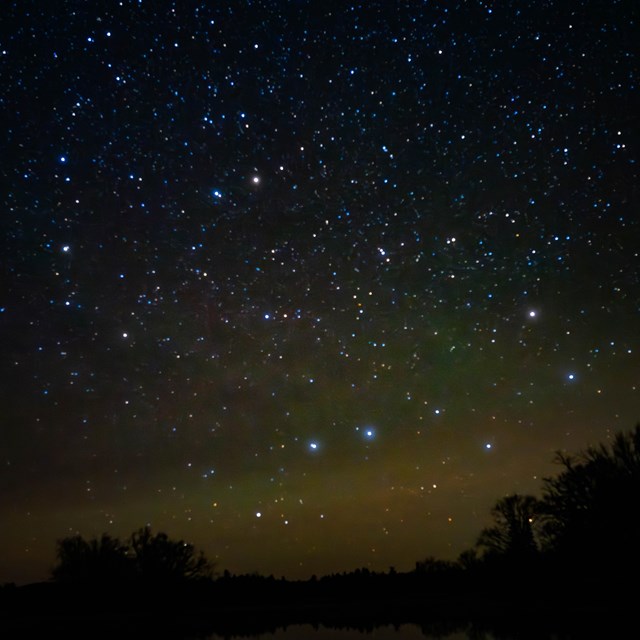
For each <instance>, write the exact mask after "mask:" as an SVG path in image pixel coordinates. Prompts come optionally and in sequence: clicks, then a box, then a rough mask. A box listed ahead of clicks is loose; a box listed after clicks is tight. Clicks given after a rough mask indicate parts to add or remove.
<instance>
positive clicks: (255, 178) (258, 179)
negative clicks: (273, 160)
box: [251, 176, 260, 184]
mask: <svg viewBox="0 0 640 640" xmlns="http://www.w3.org/2000/svg"><path fill="white" fill-rule="evenodd" d="M251 182H253V184H259V183H260V176H253V178H251Z"/></svg>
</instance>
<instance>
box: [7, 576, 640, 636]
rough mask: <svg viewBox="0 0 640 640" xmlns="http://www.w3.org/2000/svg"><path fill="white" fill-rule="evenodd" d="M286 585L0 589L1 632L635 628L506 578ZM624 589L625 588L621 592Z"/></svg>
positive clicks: (500, 632)
mask: <svg viewBox="0 0 640 640" xmlns="http://www.w3.org/2000/svg"><path fill="white" fill-rule="evenodd" d="M375 582H376V581H375V580H372V579H371V577H369V578H368V579H367V580H366V581H362V582H361V583H360V584H358V583H357V581H350V582H349V583H348V584H346V583H344V581H343V582H342V583H340V581H338V582H333V583H332V582H331V581H315V580H311V581H307V582H288V581H284V580H274V579H272V578H271V579H270V578H257V577H254V576H247V577H244V578H242V577H240V578H232V579H231V580H224V579H220V580H216V581H207V582H201V583H197V584H189V583H186V584H182V585H171V586H167V585H164V586H160V585H151V584H144V585H143V584H137V585H132V584H121V585H111V586H108V587H107V586H105V585H101V586H98V585H82V586H81V585H64V584H55V583H41V584H34V585H27V586H23V587H13V586H6V587H4V588H2V589H1V590H0V636H9V635H11V636H16V637H17V636H18V635H19V636H20V637H27V636H28V637H38V638H44V637H51V635H52V634H55V633H57V632H64V634H65V637H91V638H107V637H111V638H112V637H125V635H126V636H131V635H134V634H135V635H138V634H140V635H143V636H144V637H149V638H154V639H155V638H165V637H166V638H169V637H171V638H187V637H189V638H194V637H206V636H209V635H211V634H218V635H220V636H223V637H249V636H255V635H258V634H262V633H270V632H271V633H272V632H275V631H276V630H277V629H282V628H287V627H290V626H292V625H298V624H311V625H316V626H323V627H330V628H353V629H359V630H362V631H366V630H372V629H374V628H375V627H378V626H387V625H392V626H401V625H403V624H417V625H418V626H420V627H422V629H423V630H424V632H425V635H427V634H432V635H433V636H435V637H445V636H446V635H448V634H450V633H454V632H456V631H467V632H468V633H469V637H478V638H482V637H483V634H485V633H487V632H491V633H492V635H493V637H494V638H498V639H499V638H509V639H512V638H527V639H529V638H530V639H532V640H533V639H534V638H535V639H536V640H545V639H549V640H551V639H553V640H558V639H561V638H562V639H565V638H566V639H571V640H573V639H575V638H586V637H589V638H592V637H593V638H596V637H600V638H611V637H617V636H622V635H628V634H629V633H630V632H632V631H633V630H634V629H636V628H637V624H636V621H635V619H634V618H633V616H632V612H634V611H635V610H634V608H633V607H634V605H633V602H634V601H635V597H634V595H633V591H634V590H635V586H634V585H630V586H629V588H630V589H631V593H629V598H627V597H621V596H620V595H619V594H617V590H614V591H616V593H615V594H614V591H611V592H610V593H609V595H608V596H606V597H605V596H594V594H593V592H592V594H591V596H589V595H588V594H586V593H580V594H578V593H575V592H565V591H563V589H562V588H561V587H560V586H559V585H555V587H553V586H550V587H549V588H548V589H546V590H544V591H542V590H540V589H539V588H535V589H533V588H532V589H528V590H523V589H522V588H518V587H517V585H513V587H514V588H513V589H508V588H505V589H503V590H502V592H501V593H495V591H491V592H487V591H486V590H483V589H482V588H478V589H474V590H473V591H465V590H461V592H460V593H458V594H455V593H452V592H451V590H447V589H443V590H442V591H441V592H440V593H438V592H436V591H437V590H436V589H433V588H428V587H425V586H421V585H420V584H419V583H417V582H416V581H415V580H414V579H413V578H412V577H411V575H410V574H406V575H404V576H403V575H398V576H396V577H395V578H394V580H392V581H390V580H388V579H387V580H386V581H384V582H383V581H380V582H379V583H378V584H376V583H375ZM625 593H626V592H625Z"/></svg>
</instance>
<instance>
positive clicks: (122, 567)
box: [52, 527, 213, 584]
mask: <svg viewBox="0 0 640 640" xmlns="http://www.w3.org/2000/svg"><path fill="white" fill-rule="evenodd" d="M56 555H57V559H58V563H57V565H56V566H55V567H54V568H53V570H52V577H53V579H54V580H56V581H58V582H73V583H101V584H105V583H114V582H124V581H135V580H143V581H145V582H153V583H156V584H166V583H168V582H182V581H190V580H195V579H200V578H208V577H211V575H212V573H213V565H212V564H211V563H210V562H209V561H208V560H207V558H206V557H205V556H204V554H203V553H202V552H200V553H196V550H195V549H194V547H193V545H191V544H188V543H186V542H184V541H183V540H177V541H176V540H171V539H170V538H169V537H168V536H167V534H166V533H158V534H155V535H154V534H152V533H151V530H150V529H149V528H148V527H145V528H144V529H140V530H138V531H136V532H135V533H133V534H132V535H131V538H130V544H129V545H127V544H124V543H122V542H120V540H119V539H118V538H112V537H111V536H109V535H108V534H106V533H105V534H102V536H101V537H100V538H92V539H90V540H88V541H87V540H85V539H84V538H83V537H82V536H79V535H76V536H71V537H68V538H64V539H62V540H59V541H58V543H57V551H56Z"/></svg>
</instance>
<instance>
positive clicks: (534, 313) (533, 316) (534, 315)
mask: <svg viewBox="0 0 640 640" xmlns="http://www.w3.org/2000/svg"><path fill="white" fill-rule="evenodd" d="M537 315H538V312H537V311H536V310H535V309H531V311H529V317H530V318H535V317H536V316H537Z"/></svg>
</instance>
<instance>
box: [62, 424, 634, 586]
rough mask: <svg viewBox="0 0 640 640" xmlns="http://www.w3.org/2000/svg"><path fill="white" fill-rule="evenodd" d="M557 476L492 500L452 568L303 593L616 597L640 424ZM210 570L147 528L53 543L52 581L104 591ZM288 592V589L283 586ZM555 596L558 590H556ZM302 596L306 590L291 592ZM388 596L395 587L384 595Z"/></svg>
mask: <svg viewBox="0 0 640 640" xmlns="http://www.w3.org/2000/svg"><path fill="white" fill-rule="evenodd" d="M556 461H557V462H558V464H559V466H560V468H561V470H560V472H559V473H558V474H557V475H556V476H553V477H548V478H544V479H543V483H542V492H541V497H539V498H538V497H535V496H532V495H520V494H511V495H507V496H504V497H501V498H499V499H498V500H497V502H496V503H495V505H494V507H493V508H492V510H491V517H492V524H491V526H488V527H486V528H485V529H483V530H482V531H481V532H480V533H479V535H478V538H477V541H476V544H475V545H474V546H473V548H471V549H468V550H466V551H464V552H463V553H462V554H460V556H459V558H458V559H457V560H456V561H453V562H452V561H443V560H437V559H435V558H432V557H430V558H427V559H425V560H422V561H419V562H417V563H416V566H415V569H414V571H412V572H410V574H398V573H396V572H395V570H393V569H391V570H390V571H389V572H388V573H385V574H379V573H375V572H371V571H369V570H367V569H359V570H357V571H355V572H352V573H350V574H340V575H332V576H324V577H323V578H321V579H317V578H315V577H314V578H313V579H312V580H310V581H309V585H308V587H309V589H308V591H309V593H311V592H312V591H313V590H315V591H318V590H322V588H323V585H324V587H328V586H331V587H332V588H336V587H337V586H339V584H343V585H345V588H346V589H347V590H348V589H349V588H350V587H349V586H348V585H351V584H354V583H358V584H362V585H364V584H368V585H369V586H372V585H378V586H383V585H393V590H394V592H396V593H401V592H402V591H403V585H404V587H406V591H407V592H409V591H412V592H415V590H416V589H422V590H427V591H428V590H429V589H433V590H434V591H436V590H437V591H439V592H440V593H443V594H445V593H447V592H448V591H450V592H451V593H457V594H460V593H463V592H464V591H465V589H468V590H470V591H473V590H476V591H478V590H480V591H482V590H485V591H486V590H487V589H489V590H494V591H495V590H498V591H500V590H501V591H502V592H510V591H512V590H513V589H514V587H518V588H523V586H525V585H527V589H528V592H529V593H531V591H532V590H533V589H536V588H539V587H540V586H541V585H542V584H544V585H546V586H545V587H544V588H545V589H547V590H549V589H550V588H551V587H549V585H550V584H556V585H563V588H566V587H567V585H571V588H572V589H574V591H575V589H578V591H579V592H580V593H582V594H584V593H585V592H587V591H588V590H589V589H597V591H598V593H601V592H603V591H607V590H609V591H610V592H611V593H613V592H614V591H615V592H616V593H618V591H619V589H618V588H619V587H620V585H624V584H625V579H626V578H634V579H635V578H636V577H637V575H638V570H639V569H640V518H639V517H638V516H639V515H640V514H639V511H640V424H638V425H637V426H636V427H635V429H633V430H631V431H629V432H621V433H618V434H616V435H615V436H614V438H613V439H612V441H611V442H610V443H609V444H601V445H599V446H594V447H589V448H587V449H586V450H584V451H582V452H580V453H578V454H576V455H567V454H565V453H558V454H556ZM213 570H214V566H213V564H212V563H211V562H210V561H209V560H208V559H207V558H206V557H205V555H204V554H203V553H202V552H197V551H196V549H195V548H194V547H193V546H192V545H191V544H188V543H186V542H184V541H182V540H178V541H174V540H171V539H170V538H169V537H168V536H167V535H166V534H164V533H158V534H153V533H152V532H151V530H150V529H149V528H143V529H140V530H139V531H137V532H135V533H134V534H132V535H131V537H130V538H129V539H128V540H127V541H125V542H122V541H120V540H119V539H118V538H113V537H111V536H109V535H107V534H103V535H102V537H100V538H94V539H90V540H85V539H84V538H82V537H81V536H79V535H77V536H72V537H68V538H64V539H62V540H59V541H58V542H57V564H56V566H55V567H54V569H53V572H52V577H53V578H54V580H55V581H57V582H67V583H86V582H94V583H101V584H108V583H120V584H122V583H125V582H131V581H142V582H148V583H153V584H155V585H158V584H163V583H165V584H166V583H169V582H170V583H173V584H178V583H190V584H193V583H194V582H197V581H200V582H204V581H207V582H208V583H213V580H212V578H213V576H214V571H213ZM215 582H216V583H217V584H218V585H223V586H224V587H225V590H226V593H227V595H229V594H232V593H234V592H235V591H236V589H235V587H238V589H240V591H241V592H242V591H244V592H245V593H246V590H247V589H249V588H250V589H255V590H258V591H259V590H260V588H261V585H263V586H265V585H266V586H268V589H269V590H270V592H271V593H272V594H275V593H277V590H274V585H275V583H279V584H281V585H282V584H283V583H284V580H283V581H275V580H274V579H273V577H269V578H263V577H261V576H256V575H254V576H231V575H230V574H229V573H228V572H225V573H224V574H223V575H222V576H220V577H219V578H218V579H217V580H216V581H215ZM289 584H290V583H289ZM558 588H560V587H558ZM296 589H298V593H299V592H300V590H301V589H302V588H301V587H300V585H298V586H297V587H296ZM390 589H391V587H390Z"/></svg>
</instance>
